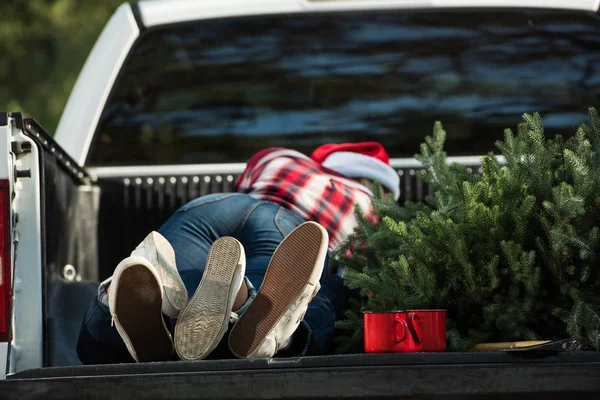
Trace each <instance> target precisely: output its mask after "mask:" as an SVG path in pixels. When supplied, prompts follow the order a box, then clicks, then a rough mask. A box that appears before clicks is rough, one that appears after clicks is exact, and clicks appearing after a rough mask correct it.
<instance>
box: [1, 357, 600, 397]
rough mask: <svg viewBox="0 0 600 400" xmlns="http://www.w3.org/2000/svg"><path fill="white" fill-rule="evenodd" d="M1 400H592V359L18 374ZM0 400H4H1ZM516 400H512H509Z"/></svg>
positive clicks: (330, 362) (231, 363) (122, 367)
mask: <svg viewBox="0 0 600 400" xmlns="http://www.w3.org/2000/svg"><path fill="white" fill-rule="evenodd" d="M7 378H8V379H7V380H6V381H5V382H2V383H0V391H1V392H2V394H3V398H15V399H17V398H23V397H22V396H23V395H24V394H25V393H35V394H36V395H44V397H45V398H64V397H77V398H86V399H88V398H108V397H110V398H129V397H130V396H132V395H133V394H135V398H169V399H179V398H212V399H226V398H235V399H238V400H239V399H271V398H282V397H284V398H348V399H349V398H369V399H374V398H399V397H411V398H414V397H426V398H457V397H460V398H503V397H505V396H511V398H515V395H518V397H521V396H522V397H523V398H526V397H527V398H530V396H531V395H536V394H537V395H543V398H544V399H547V398H564V397H565V396H566V395H567V393H568V394H570V395H573V394H576V395H577V398H578V399H581V398H590V399H591V398H595V399H597V398H599V396H600V352H574V353H560V354H550V355H544V354H539V353H537V354H536V353H534V354H528V353H519V354H507V353H502V352H498V353H439V354H432V353H429V354H427V353H412V354H380V355H377V354H361V355H337V356H322V357H301V358H290V359H273V360H215V361H199V362H183V361H179V362H166V363H147V364H119V365H98V366H74V367H54V368H43V369H34V370H28V371H23V372H20V373H18V374H15V375H12V376H9V377H7ZM5 395H6V396H7V397H4V396H5ZM518 397H517V398H518Z"/></svg>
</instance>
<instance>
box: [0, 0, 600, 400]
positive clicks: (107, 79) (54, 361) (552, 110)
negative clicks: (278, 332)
mask: <svg viewBox="0 0 600 400" xmlns="http://www.w3.org/2000/svg"><path fill="white" fill-rule="evenodd" d="M599 6H600V1H599V0H569V1H567V0H545V1H539V0H519V1H516V0H479V1H478V0H402V1H401V0H397V1H396V0H385V1H383V0H347V1H346V0H341V1H340V0H312V1H310V0H228V1H223V0H202V1H191V0H171V1H161V0H156V1H142V2H139V3H131V4H129V3H126V4H123V5H122V6H121V7H119V8H118V9H117V10H116V12H115V13H114V15H113V17H112V18H111V19H110V21H109V22H108V24H107V25H106V27H105V29H104V31H103V32H102V34H101V36H100V37H99V38H98V40H97V42H96V44H95V46H94V48H93V50H92V52H91V54H90V55H89V57H88V60H87V61H86V63H85V65H84V67H83V70H82V71H81V73H80V75H79V78H78V80H77V82H76V85H75V87H74V89H73V91H72V93H71V96H70V98H69V101H68V103H67V105H66V107H65V110H64V112H63V115H62V118H61V120H60V123H59V126H58V128H57V131H56V133H55V134H54V135H51V134H49V133H48V132H46V131H45V130H44V129H43V127H42V126H40V124H38V123H37V122H36V121H35V120H34V119H33V118H31V117H29V116H26V115H23V114H21V113H19V112H2V113H0V261H1V262H0V377H3V378H4V379H2V380H0V397H1V398H7V399H12V398H14V399H24V398H32V397H36V398H37V397H43V398H73V397H75V398H134V397H136V398H138V397H139V398H165V397H169V398H172V399H175V398H192V397H193V398H236V399H246V398H256V399H258V398H264V399H266V398H401V397H410V398H414V397H427V398H432V397H439V398H457V397H461V398H462V397H468V398H482V397H489V398H502V397H505V396H506V397H508V396H510V397H511V398H529V397H531V396H532V395H542V396H543V398H562V397H563V396H566V395H568V394H571V395H576V396H577V398H590V399H591V398H594V399H598V398H600V397H599V396H600V352H594V351H582V352H556V353H555V352H528V351H521V352H490V353H451V352H449V353H438V354H434V353H413V354H378V355H375V354H345V355H340V354H337V355H327V356H320V357H300V358H289V359H283V358H275V359H272V360H204V361H200V362H183V361H173V362H164V363H141V364H115V365H96V366H84V365H81V363H80V361H79V359H78V357H77V354H76V351H75V347H76V346H75V344H76V341H77V336H78V332H79V328H80V326H81V323H82V318H83V315H84V313H85V310H86V308H87V306H88V304H89V302H90V300H91V299H92V297H93V296H94V295H95V294H96V290H97V285H98V282H99V281H101V280H103V279H105V278H106V277H108V276H109V275H110V274H111V273H112V270H113V269H114V267H115V266H116V265H117V263H118V262H119V261H120V259H121V258H123V256H124V255H126V254H128V253H129V252H130V251H131V249H133V248H134V247H135V245H136V244H137V243H139V242H140V241H141V239H143V237H144V236H145V235H146V234H147V233H148V232H149V231H150V230H153V229H156V228H157V227H158V226H160V224H161V223H162V222H163V221H165V220H166V218H167V217H168V216H169V215H170V214H171V213H172V212H174V211H175V210H176V209H177V208H178V207H179V206H181V205H182V204H184V203H186V202H187V201H189V200H191V199H193V198H195V197H198V196H201V195H205V194H208V193H213V192H223V191H231V190H232V188H233V183H234V181H235V179H236V177H237V176H238V174H239V173H241V171H242V170H243V168H244V165H245V164H244V162H245V160H247V159H248V158H249V157H250V156H251V155H252V154H253V153H255V152H256V151H258V150H260V149H261V148H264V147H267V146H285V147H291V148H296V149H298V150H300V151H303V152H305V153H309V152H310V151H311V150H312V149H314V148H315V147H317V146H318V145H321V144H323V143H326V142H341V141H359V140H360V141H365V140H377V141H379V142H381V143H382V144H384V146H385V147H386V148H387V149H388V151H389V153H390V155H391V156H392V160H391V164H392V166H393V167H394V168H395V169H396V170H397V171H398V174H399V175H400V178H401V192H402V195H401V198H400V201H401V202H405V201H408V200H410V201H419V200H421V199H423V197H424V196H425V195H427V194H428V193H429V192H430V188H429V187H428V186H427V185H426V184H424V183H423V182H422V181H421V180H420V179H419V178H418V176H417V174H416V173H415V172H416V171H417V170H418V169H419V168H420V165H419V164H418V163H417V162H416V161H415V160H414V159H413V158H412V155H413V154H414V153H416V152H418V145H419V143H420V142H421V141H422V140H423V138H424V137H425V135H426V134H429V133H430V131H431V129H432V127H433V123H434V121H436V120H441V121H442V122H443V123H444V125H445V127H446V129H447V131H448V132H449V133H448V139H447V151H448V153H449V154H451V155H452V156H453V157H452V161H459V162H462V163H464V164H466V165H468V166H469V167H471V168H473V170H474V171H475V170H476V169H477V168H478V163H479V157H478V156H480V155H482V154H485V153H487V152H488V151H492V150H494V147H493V143H494V141H495V140H498V139H500V138H502V135H503V129H504V128H507V127H512V126H514V125H515V124H516V122H518V119H519V114H521V113H524V112H535V111H538V112H540V113H542V115H543V116H544V118H545V126H546V128H547V130H548V131H552V132H556V133H561V134H565V135H569V134H572V133H574V131H575V127H576V126H577V125H578V124H580V123H581V122H582V121H584V120H585V116H586V110H587V108H588V107H589V106H594V105H596V106H597V105H599V104H600V17H599V15H598V8H599ZM15 111H16V110H15ZM4 156H6V157H4Z"/></svg>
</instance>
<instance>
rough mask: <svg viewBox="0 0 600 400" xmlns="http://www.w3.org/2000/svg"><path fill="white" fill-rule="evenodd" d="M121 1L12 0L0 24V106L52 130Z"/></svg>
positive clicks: (5, 4) (4, 6)
mask: <svg viewBox="0 0 600 400" xmlns="http://www.w3.org/2000/svg"><path fill="white" fill-rule="evenodd" d="M123 1H124V0H103V1H81V0H11V1H9V2H5V3H4V4H2V23H1V24H0V54H2V57H0V110H2V111H23V112H26V113H28V114H30V115H32V116H34V117H35V118H36V119H37V120H38V121H39V122H40V123H41V124H42V125H44V126H45V128H46V129H47V130H48V131H49V132H51V133H53V132H54V130H55V129H56V125H57V124H58V120H59V118H60V115H61V113H62V110H63V108H64V106H65V103H66V101H67V99H68V96H69V94H70V92H71V89H72V87H73V85H74V84H75V80H76V79H77V75H78V73H79V71H80V70H81V68H82V66H83V63H84V62H85V59H86V57H87V55H88V53H89V52H90V50H91V49H92V46H93V45H94V42H95V40H96V39H97V37H98V35H99V34H100V32H101V31H102V28H103V27H104V25H105V24H106V22H107V21H108V19H109V18H110V16H111V15H112V13H113V12H114V11H115V10H116V8H117V7H118V6H119V5H120V4H121V3H123Z"/></svg>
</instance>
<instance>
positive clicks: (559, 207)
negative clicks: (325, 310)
mask: <svg viewBox="0 0 600 400" xmlns="http://www.w3.org/2000/svg"><path fill="white" fill-rule="evenodd" d="M445 136H446V133H445V131H444V129H443V128H442V125H441V124H440V123H436V124H435V127H434V131H433V135H432V136H430V137H427V138H426V140H425V143H423V144H422V145H421V153H420V154H419V155H417V156H416V158H417V159H418V160H419V161H420V162H421V163H422V164H423V167H424V169H425V172H424V173H423V175H422V177H423V179H424V180H425V181H427V182H428V183H429V184H431V185H432V187H433V190H434V195H433V196H432V197H430V198H428V199H427V200H426V202H425V203H418V204H405V205H404V206H400V205H398V204H397V203H396V202H394V201H393V200H392V201H390V200H391V199H388V198H385V197H381V196H377V197H376V199H375V200H374V203H375V211H376V214H377V216H378V218H379V222H378V223H377V224H375V225H373V224H372V223H370V222H369V221H368V220H367V219H366V218H364V217H363V216H362V215H361V214H360V212H359V210H357V215H358V216H359V226H358V228H357V229H356V231H355V233H354V234H353V235H352V236H351V237H350V238H349V239H348V240H347V241H346V243H345V245H344V246H343V247H342V248H341V249H339V251H338V252H337V256H338V259H339V261H340V262H341V264H343V265H344V266H345V269H344V278H345V279H346V281H347V285H348V286H349V287H350V288H353V289H359V290H360V293H361V295H362V298H363V299H364V301H362V302H360V303H359V302H354V303H353V304H352V306H351V307H350V308H349V309H348V310H347V312H346V319H344V320H342V321H339V322H338V328H339V329H340V330H341V332H342V333H343V334H342V337H341V339H342V340H341V342H340V343H339V346H338V351H341V352H345V351H357V350H360V348H361V341H362V332H363V329H362V311H363V310H393V309H397V310H403V309H416V308H417V309H423V308H442V309H446V310H447V325H448V333H447V337H448V348H449V349H450V350H465V349H468V348H469V347H470V346H472V345H474V344H476V343H481V342H490V341H494V342H495V341H513V340H539V339H558V338H567V337H569V338H578V339H585V340H586V341H587V343H588V344H589V345H590V346H591V347H592V348H595V349H600V267H599V266H598V260H599V258H600V257H599V251H600V226H599V225H600V118H599V116H598V113H597V112H596V110H594V109H590V111H589V123H588V124H584V125H582V126H581V127H580V128H579V130H578V131H577V133H576V134H575V135H574V136H572V137H569V138H568V139H565V138H563V137H561V136H556V137H553V138H546V137H545V135H544V129H543V126H542V119H541V117H540V116H539V115H538V114H534V115H528V114H525V115H524V116H523V121H522V123H521V124H519V126H518V131H517V134H516V135H515V134H513V132H512V131H511V130H506V132H505V137H504V141H501V142H498V143H497V144H496V145H497V147H498V149H499V154H494V153H490V154H489V155H488V156H486V157H484V158H483V159H482V162H481V173H480V174H473V173H470V172H469V171H468V170H467V169H466V168H465V167H464V166H462V165H459V164H453V165H448V163H447V160H446V153H445V152H444V140H445ZM498 156H501V157H498Z"/></svg>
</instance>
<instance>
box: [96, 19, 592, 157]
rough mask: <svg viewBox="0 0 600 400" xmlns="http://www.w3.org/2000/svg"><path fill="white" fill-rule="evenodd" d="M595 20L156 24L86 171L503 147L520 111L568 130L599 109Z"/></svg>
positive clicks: (125, 77) (136, 55)
mask: <svg viewBox="0 0 600 400" xmlns="http://www.w3.org/2000/svg"><path fill="white" fill-rule="evenodd" d="M599 49H600V20H599V19H598V17H597V16H595V15H592V14H582V13H565V12H542V11H520V12H499V11H497V10H494V11H486V12H472V11H469V12H466V11H460V12H457V11H453V12H450V11H445V12H440V11H437V12H432V11H428V12H411V13H406V12H404V13H393V12H390V11H385V12H380V13H364V12H363V13H360V14H356V13H342V14H311V15H304V14H303V15H287V16H261V17H253V18H243V19H220V20H208V21H197V22H193V23H186V24H179V25H170V26H165V27H160V28H154V29H150V30H147V31H146V32H144V33H143V34H142V36H141V37H140V38H139V40H138V41H137V43H136V44H135V45H134V48H133V49H132V52H131V54H130V55H129V57H128V59H127V60H126V62H125V65H124V67H123V69H122V71H121V73H120V76H119V78H118V80H117V82H116V84H115V87H114V88H113V91H112V94H111V96H110V98H109V100H108V102H107V104H106V107H105V109H104V111H103V113H102V116H101V119H100V123H99V125H98V128H97V132H96V136H95V140H94V143H93V144H92V148H91V151H90V154H89V156H88V160H87V164H89V165H96V166H100V165H106V166H108V165H115V166H116V165H156V164H190V163H223V162H243V161H246V160H247V159H248V157H250V156H251V155H252V154H253V153H254V152H256V151H258V150H260V149H262V148H264V147H267V146H287V147H293V148H296V149H298V150H300V151H302V152H304V153H310V152H311V151H312V150H313V149H314V148H315V147H316V146H318V145H320V144H323V143H325V142H345V141H365V140H377V141H379V142H381V143H383V144H384V145H385V146H386V147H387V149H388V150H389V152H390V155H391V156H392V157H410V156H412V155H413V154H414V153H416V152H418V150H419V144H420V143H421V141H422V140H423V138H424V136H425V135H427V134H429V133H430V132H431V131H432V127H433V123H434V122H435V121H436V120H441V121H442V122H443V123H444V126H445V127H446V130H447V131H448V142H447V151H448V152H449V153H450V154H452V155H474V154H485V153H487V152H489V151H491V150H494V142H495V141H496V140H498V139H501V138H502V136H503V131H504V129H505V128H507V127H514V126H515V125H516V123H517V122H518V121H519V119H520V115H521V114H522V113H525V112H535V111H539V112H540V113H542V115H543V117H544V120H545V126H546V130H547V132H552V133H562V134H565V135H567V134H572V133H574V130H575V129H574V128H575V127H576V126H578V125H579V124H580V123H581V122H582V121H584V120H585V117H586V110H587V108H588V107H589V106H599V105H600V50H599Z"/></svg>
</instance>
